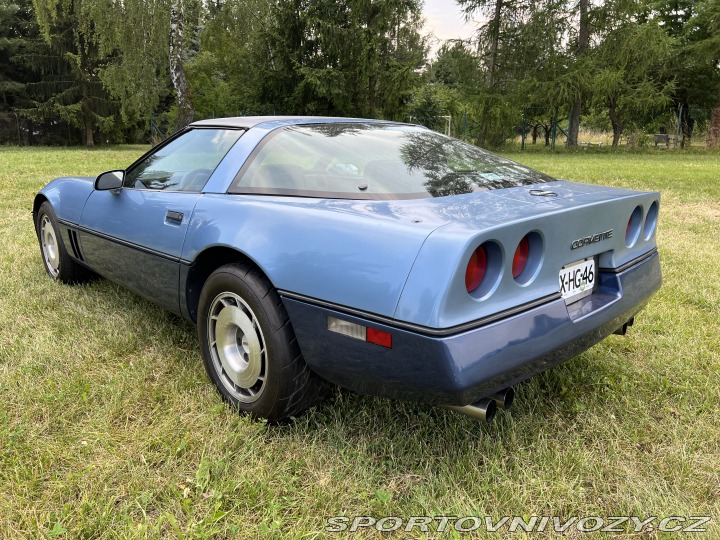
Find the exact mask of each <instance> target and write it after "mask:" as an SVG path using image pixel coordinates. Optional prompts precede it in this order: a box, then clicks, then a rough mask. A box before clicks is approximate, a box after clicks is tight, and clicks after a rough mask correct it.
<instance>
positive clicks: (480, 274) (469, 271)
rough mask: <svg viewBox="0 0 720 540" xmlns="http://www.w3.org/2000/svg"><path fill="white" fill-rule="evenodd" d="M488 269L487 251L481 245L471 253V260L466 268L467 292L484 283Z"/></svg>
mask: <svg viewBox="0 0 720 540" xmlns="http://www.w3.org/2000/svg"><path fill="white" fill-rule="evenodd" d="M486 271H487V253H485V248H484V247H483V246H479V247H478V248H477V249H476V250H475V251H473V254H472V255H470V261H469V262H468V265H467V268H466V269H465V288H466V289H467V292H473V291H474V290H475V289H477V288H478V287H479V286H480V284H481V283H482V280H483V278H484V277H485V272H486Z"/></svg>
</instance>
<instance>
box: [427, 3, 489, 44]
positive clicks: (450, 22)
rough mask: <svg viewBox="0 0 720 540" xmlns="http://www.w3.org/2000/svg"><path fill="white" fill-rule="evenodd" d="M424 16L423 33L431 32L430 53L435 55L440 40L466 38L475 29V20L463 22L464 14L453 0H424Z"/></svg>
mask: <svg viewBox="0 0 720 540" xmlns="http://www.w3.org/2000/svg"><path fill="white" fill-rule="evenodd" d="M423 16H424V17H425V27H424V29H423V30H424V33H426V34H430V33H432V34H433V35H434V36H435V38H437V39H432V40H431V42H430V54H431V55H432V56H434V55H435V52H437V49H438V48H439V47H440V45H441V41H444V40H447V39H458V38H461V39H468V38H470V37H471V36H472V35H473V33H474V32H475V29H476V28H477V24H478V23H477V22H473V21H470V22H465V15H464V14H463V12H462V10H461V9H460V6H458V4H457V2H455V1H454V0H425V6H424V8H423Z"/></svg>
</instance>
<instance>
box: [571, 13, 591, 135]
mask: <svg viewBox="0 0 720 540" xmlns="http://www.w3.org/2000/svg"><path fill="white" fill-rule="evenodd" d="M578 11H579V17H578V33H577V49H576V51H575V58H576V59H582V58H583V57H584V56H585V54H586V53H587V50H588V47H589V45H590V21H589V13H588V11H589V10H588V0H580V1H579V3H578ZM582 105H583V100H582V96H581V95H579V96H577V97H576V98H575V101H574V102H573V105H572V108H571V109H570V127H569V130H568V131H569V132H568V137H567V145H568V146H577V144H578V134H579V132H580V113H581V111H582Z"/></svg>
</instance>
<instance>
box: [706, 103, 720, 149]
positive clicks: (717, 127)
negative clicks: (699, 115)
mask: <svg viewBox="0 0 720 540" xmlns="http://www.w3.org/2000/svg"><path fill="white" fill-rule="evenodd" d="M707 147H708V148H711V149H713V150H718V149H720V107H716V108H715V109H713V112H712V117H711V118H710V128H709V129H708V137H707Z"/></svg>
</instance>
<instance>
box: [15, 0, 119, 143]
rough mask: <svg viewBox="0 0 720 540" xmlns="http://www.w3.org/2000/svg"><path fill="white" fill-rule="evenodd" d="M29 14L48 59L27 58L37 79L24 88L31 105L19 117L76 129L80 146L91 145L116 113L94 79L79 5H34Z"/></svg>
mask: <svg viewBox="0 0 720 540" xmlns="http://www.w3.org/2000/svg"><path fill="white" fill-rule="evenodd" d="M35 13H36V16H37V21H38V25H39V27H40V31H41V34H42V36H43V37H44V39H45V41H46V43H47V45H48V46H49V50H48V53H49V54H46V55H37V56H36V57H35V58H34V59H33V60H34V65H35V67H36V69H37V70H38V71H39V72H40V73H41V74H42V75H43V80H42V81H41V82H37V83H33V84H32V85H29V86H28V88H29V89H30V91H31V93H32V94H33V95H34V96H35V98H36V102H35V104H34V107H32V108H30V109H26V110H24V111H23V112H24V113H25V114H27V115H28V116H30V117H32V118H35V119H37V120H40V119H45V118H53V117H55V118H60V119H62V120H63V121H65V122H68V123H69V124H71V125H74V126H77V127H80V128H82V129H83V130H84V139H85V144H86V145H87V146H93V145H94V144H95V136H94V132H95V129H96V128H100V129H101V130H109V129H111V128H112V127H113V124H114V114H115V113H116V112H117V110H118V108H119V107H118V103H116V102H114V101H113V100H112V98H111V97H110V96H109V95H108V93H107V91H106V90H105V87H104V86H103V84H102V81H101V80H100V77H99V72H100V70H101V69H102V66H103V58H102V55H101V54H100V49H99V44H98V42H97V40H96V39H95V26H94V23H93V21H92V19H90V18H87V17H86V15H87V14H86V13H85V12H84V11H83V4H82V3H81V2H80V1H70V2H56V1H54V0H35Z"/></svg>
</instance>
